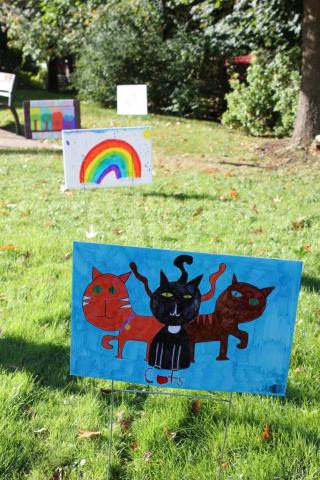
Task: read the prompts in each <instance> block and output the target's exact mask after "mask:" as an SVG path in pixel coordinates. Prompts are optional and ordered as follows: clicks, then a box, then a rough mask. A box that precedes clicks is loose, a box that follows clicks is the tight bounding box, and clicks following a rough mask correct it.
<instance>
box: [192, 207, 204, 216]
mask: <svg viewBox="0 0 320 480" xmlns="http://www.w3.org/2000/svg"><path fill="white" fill-rule="evenodd" d="M202 212H203V208H202V207H199V208H197V209H196V210H194V211H193V212H192V216H193V217H197V216H198V215H200V214H201V213H202Z"/></svg>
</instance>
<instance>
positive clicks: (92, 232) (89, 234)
mask: <svg viewBox="0 0 320 480" xmlns="http://www.w3.org/2000/svg"><path fill="white" fill-rule="evenodd" d="M97 235H98V232H96V231H95V229H94V226H93V225H90V227H89V230H88V232H86V237H87V238H95V237H96V236H97Z"/></svg>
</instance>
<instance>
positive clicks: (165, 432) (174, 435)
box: [163, 427, 177, 440]
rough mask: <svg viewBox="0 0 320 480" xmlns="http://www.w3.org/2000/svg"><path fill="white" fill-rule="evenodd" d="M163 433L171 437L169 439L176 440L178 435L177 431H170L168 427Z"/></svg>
mask: <svg viewBox="0 0 320 480" xmlns="http://www.w3.org/2000/svg"><path fill="white" fill-rule="evenodd" d="M163 433H164V434H165V436H166V437H167V438H169V440H174V439H175V438H176V436H177V432H170V430H169V428H168V427H164V429H163Z"/></svg>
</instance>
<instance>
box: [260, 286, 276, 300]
mask: <svg viewBox="0 0 320 480" xmlns="http://www.w3.org/2000/svg"><path fill="white" fill-rule="evenodd" d="M274 288H275V287H266V288H260V292H262V293H263V295H264V296H265V297H266V298H267V296H268V295H270V293H271V292H272V290H274Z"/></svg>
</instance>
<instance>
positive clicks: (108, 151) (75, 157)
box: [62, 127, 152, 188]
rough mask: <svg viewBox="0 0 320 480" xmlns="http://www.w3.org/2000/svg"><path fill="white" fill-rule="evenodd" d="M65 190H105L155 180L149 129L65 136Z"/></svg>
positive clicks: (87, 132) (108, 129)
mask: <svg viewBox="0 0 320 480" xmlns="http://www.w3.org/2000/svg"><path fill="white" fill-rule="evenodd" d="M62 143H63V158H64V173H65V187H66V188H106V187H117V186H119V187H121V186H129V185H131V186H132V185H142V184H146V183H151V181H152V158H151V156H152V140H151V129H150V127H132V128H107V129H105V128H101V129H95V130H70V131H64V132H63V133H62Z"/></svg>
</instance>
